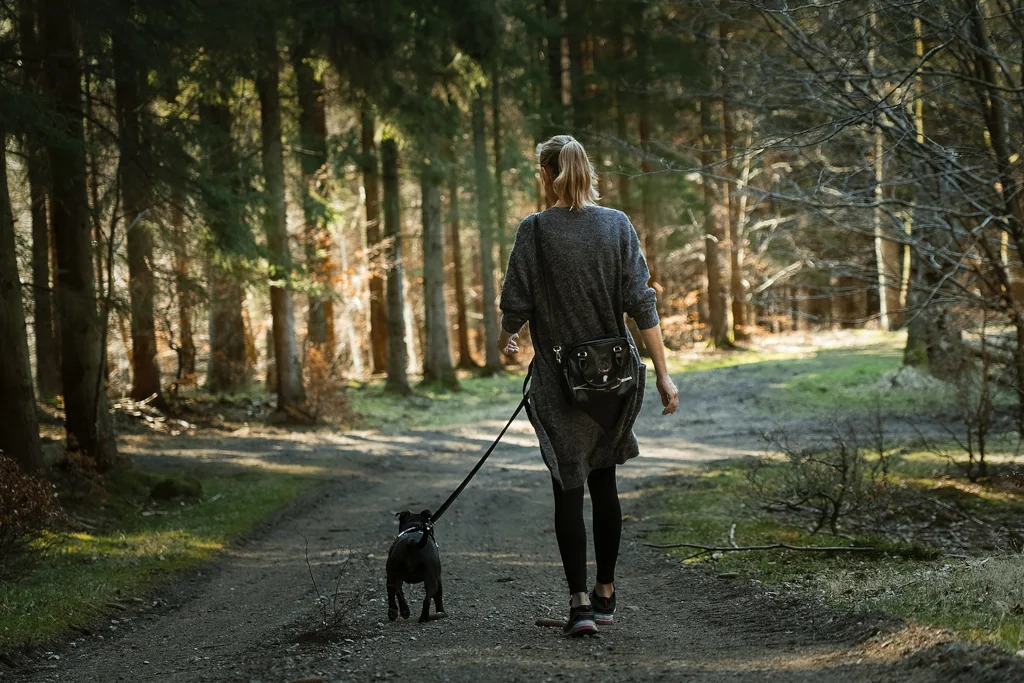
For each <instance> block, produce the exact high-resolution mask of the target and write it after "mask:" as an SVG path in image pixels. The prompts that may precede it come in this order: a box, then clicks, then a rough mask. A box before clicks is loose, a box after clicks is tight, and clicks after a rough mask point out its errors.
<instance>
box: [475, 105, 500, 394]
mask: <svg viewBox="0 0 1024 683" xmlns="http://www.w3.org/2000/svg"><path fill="white" fill-rule="evenodd" d="M472 116H473V166H474V169H475V171H476V222H477V228H478V229H479V231H480V284H481V293H480V309H481V313H482V314H483V320H484V357H485V361H484V375H493V374H494V373H496V372H500V371H501V368H502V365H501V356H500V354H499V353H498V347H497V345H496V343H497V339H498V312H497V309H496V308H495V305H494V302H495V300H496V297H497V294H496V292H495V286H494V225H493V223H491V176H490V172H489V171H488V169H487V137H486V136H487V133H486V130H485V125H486V122H485V120H484V117H485V111H484V98H483V89H482V88H480V87H478V88H477V91H476V97H475V98H474V99H473V113H472Z"/></svg>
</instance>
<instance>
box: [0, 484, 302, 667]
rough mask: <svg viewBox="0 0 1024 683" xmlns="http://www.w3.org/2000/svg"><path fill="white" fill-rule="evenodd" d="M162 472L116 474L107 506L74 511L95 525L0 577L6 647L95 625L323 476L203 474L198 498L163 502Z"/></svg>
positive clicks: (0, 628)
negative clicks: (4, 579)
mask: <svg viewBox="0 0 1024 683" xmlns="http://www.w3.org/2000/svg"><path fill="white" fill-rule="evenodd" d="M164 479H165V477H155V476H153V475H149V474H147V473H145V472H139V471H136V470H125V471H123V472H118V473H116V474H114V475H113V476H112V477H111V479H110V481H109V484H108V486H107V490H108V492H109V499H108V501H107V503H106V504H105V505H103V506H97V505H92V506H85V507H82V508H80V509H78V510H76V512H77V513H78V514H80V515H92V517H90V519H91V520H94V521H96V522H97V528H96V530H95V531H92V532H89V533H72V534H68V535H65V536H62V537H61V538H59V539H57V543H56V544H55V545H54V546H53V547H52V548H51V549H49V550H48V551H47V552H46V555H45V556H44V558H43V561H42V563H41V564H40V566H39V567H38V568H37V569H36V570H35V571H33V572H32V573H31V574H30V575H29V576H28V577H26V578H25V579H24V580H22V581H19V582H17V583H15V584H7V585H0V614H2V616H3V618H2V619H0V648H5V647H13V646H20V645H26V644H31V643H35V642H39V641H44V640H46V639H48V638H52V637H54V636H57V635H59V634H61V633H63V632H65V631H67V630H68V629H69V628H70V627H71V626H72V625H73V624H79V625H86V624H88V622H89V621H90V620H92V619H95V618H96V617H98V616H100V615H101V614H103V613H104V612H106V611H109V608H107V607H106V605H107V603H109V602H111V601H113V600H114V599H115V598H116V597H117V596H119V595H131V594H133V593H137V592H139V591H142V590H145V589H146V588H148V587H150V586H152V585H153V584H154V583H156V582H157V581H159V580H160V579H163V578H166V577H168V576H170V575H172V574H174V573H177V572H180V571H183V570H187V569H191V568H193V567H195V566H196V565H197V564H199V563H200V562H203V561H205V560H208V559H210V558H212V557H213V556H214V555H215V554H216V553H217V552H218V551H219V550H220V549H222V548H223V547H224V546H225V545H226V544H227V543H228V542H230V540H231V539H232V538H234V537H236V536H238V535H239V534H242V533H244V532H246V531H248V530H250V529H252V528H253V526H254V525H255V524H256V523H258V522H259V521H261V520H263V519H265V518H266V517H267V516H268V515H270V514H271V513H273V512H274V511H276V510H278V509H280V508H281V507H282V506H284V505H285V504H287V503H289V502H291V501H292V500H294V499H296V498H297V497H298V496H300V495H301V494H302V493H303V492H305V491H307V490H308V489H309V488H311V487H312V485H313V484H315V482H316V480H315V479H314V478H311V477H302V476H296V475H282V474H266V473H257V472H245V473H240V474H235V475H231V476H214V477H204V478H201V479H199V480H198V483H199V484H200V485H201V486H202V498H201V499H199V500H194V501H191V502H187V501H185V500H181V501H173V502H167V503H156V502H154V501H152V500H150V499H149V490H150V487H151V486H153V485H154V484H156V483H159V482H160V481H162V480H164Z"/></svg>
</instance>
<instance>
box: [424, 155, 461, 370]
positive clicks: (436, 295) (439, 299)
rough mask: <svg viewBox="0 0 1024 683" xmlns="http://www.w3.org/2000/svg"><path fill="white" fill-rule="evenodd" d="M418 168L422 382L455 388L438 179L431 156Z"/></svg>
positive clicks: (435, 159) (434, 160)
mask: <svg viewBox="0 0 1024 683" xmlns="http://www.w3.org/2000/svg"><path fill="white" fill-rule="evenodd" d="M425 161H432V162H433V163H424V164H423V168H422V169H421V170H420V196H421V197H422V207H421V208H422V213H421V218H422V224H423V323H424V345H423V346H424V348H423V381H424V382H440V383H441V384H442V385H444V386H446V387H455V386H457V385H458V380H457V379H456V377H455V368H454V367H452V356H451V350H450V348H449V341H448V319H447V315H446V311H445V308H446V307H445V302H444V245H443V243H442V239H441V232H442V230H441V178H440V176H439V173H438V171H437V169H436V168H434V166H436V164H437V158H436V156H435V158H434V159H430V155H429V154H428V157H427V159H426V160H425Z"/></svg>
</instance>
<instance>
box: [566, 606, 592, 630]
mask: <svg viewBox="0 0 1024 683" xmlns="http://www.w3.org/2000/svg"><path fill="white" fill-rule="evenodd" d="M562 633H564V634H565V635H566V636H567V637H569V638H579V637H580V636H592V635H594V634H596V633H597V624H595V623H594V608H593V607H592V606H590V605H580V606H579V607H570V608H569V619H568V620H567V621H566V622H565V626H564V627H562Z"/></svg>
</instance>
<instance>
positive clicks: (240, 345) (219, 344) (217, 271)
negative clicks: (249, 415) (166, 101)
mask: <svg viewBox="0 0 1024 683" xmlns="http://www.w3.org/2000/svg"><path fill="white" fill-rule="evenodd" d="M214 97H215V98H216V99H215V100H213V101H207V102H201V103H200V105H199V118H200V121H201V122H202V123H203V124H204V125H205V127H206V129H207V131H206V132H207V133H208V140H207V145H206V149H205V150H204V151H205V156H206V158H207V163H208V166H209V173H210V175H211V178H212V182H214V183H216V184H218V185H219V186H220V187H218V188H217V189H216V191H214V192H210V193H209V194H208V195H207V196H206V197H205V210H206V214H207V215H206V222H207V225H209V227H210V232H212V233H213V237H214V242H215V243H216V246H217V248H218V249H219V251H220V252H221V253H220V254H219V255H214V256H213V257H212V258H211V259H210V265H209V271H208V279H209V286H210V362H209V368H208V370H207V388H208V389H209V390H210V391H211V392H213V393H235V392H238V391H241V390H243V389H244V388H245V387H247V386H248V383H249V369H250V368H249V361H248V359H247V358H246V353H245V323H244V321H243V319H242V302H243V301H244V299H245V292H244V291H243V290H242V286H241V285H240V284H239V283H238V281H237V278H236V277H235V276H234V274H233V273H232V272H231V268H230V264H229V263H228V260H229V256H230V252H231V250H232V247H233V246H234V244H235V243H236V241H237V240H238V239H239V237H238V235H239V233H241V232H243V231H244V229H245V228H244V226H242V225H239V220H240V219H239V217H238V207H237V206H236V205H235V203H236V202H237V201H238V193H239V192H240V187H239V184H240V183H239V180H238V161H237V157H236V154H235V149H234V143H233V141H232V137H231V123H232V120H231V109H230V106H229V105H230V98H231V86H230V83H228V82H221V83H219V84H218V87H217V93H216V94H215V95H214Z"/></svg>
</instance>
